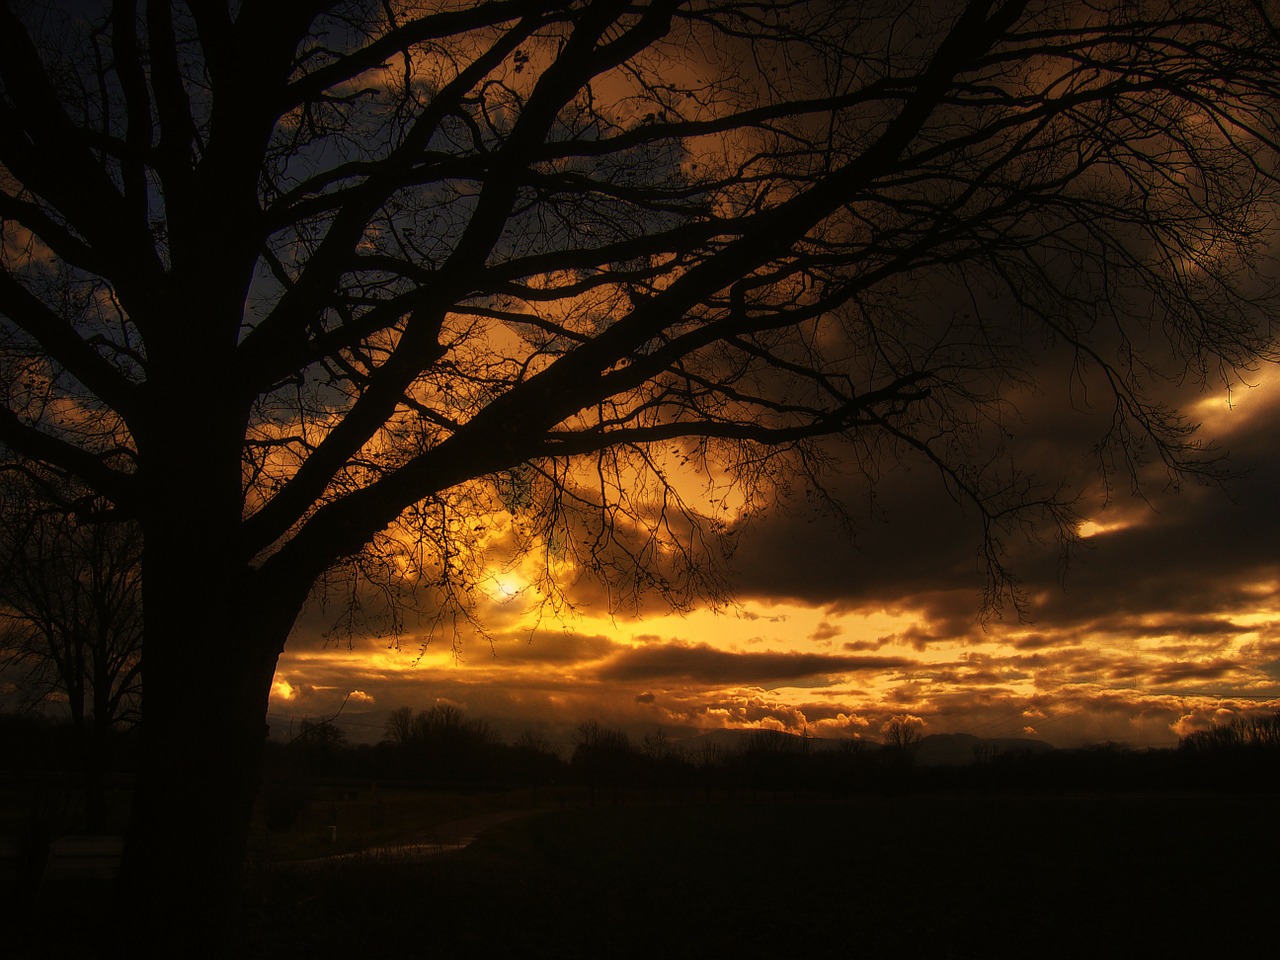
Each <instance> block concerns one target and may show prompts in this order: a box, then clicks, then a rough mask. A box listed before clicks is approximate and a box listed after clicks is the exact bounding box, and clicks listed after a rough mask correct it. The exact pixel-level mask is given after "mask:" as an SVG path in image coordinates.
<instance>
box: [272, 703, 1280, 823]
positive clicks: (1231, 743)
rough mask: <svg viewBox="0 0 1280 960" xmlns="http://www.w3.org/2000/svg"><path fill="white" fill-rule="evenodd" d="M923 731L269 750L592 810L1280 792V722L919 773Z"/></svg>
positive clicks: (437, 716) (302, 744)
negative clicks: (558, 799) (692, 802)
mask: <svg viewBox="0 0 1280 960" xmlns="http://www.w3.org/2000/svg"><path fill="white" fill-rule="evenodd" d="M921 744H922V740H921V737H920V734H919V731H918V730H916V729H914V728H911V727H906V726H903V725H899V726H898V727H897V728H893V727H892V726H891V727H890V728H888V729H886V732H885V738H884V742H882V743H877V742H872V741H867V740H859V739H850V740H839V741H832V740H818V739H814V738H811V737H800V736H795V735H792V734H787V733H783V732H781V731H773V730H760V731H756V732H754V733H751V734H748V735H746V736H745V737H744V738H743V739H742V741H741V742H740V743H738V744H735V745H732V746H726V745H723V744H717V743H714V742H710V741H701V742H699V743H695V744H693V745H685V744H682V743H681V742H679V741H674V740H672V739H671V738H670V737H668V736H667V735H666V734H665V733H663V732H662V731H661V730H660V729H659V730H655V731H653V732H651V733H648V734H645V735H644V736H643V737H642V738H641V739H640V740H639V741H637V740H635V739H634V738H632V737H631V736H630V735H629V734H628V733H627V732H626V731H624V730H622V729H619V728H614V727H609V726H607V725H604V724H601V723H600V722H599V721H596V720H588V721H586V722H584V723H582V724H580V725H579V726H578V728H577V730H576V732H575V736H574V740H573V745H572V750H571V751H569V752H568V756H567V757H566V756H564V755H562V754H561V753H560V752H559V751H557V750H556V749H554V747H553V746H552V745H551V744H550V743H549V742H548V741H547V740H546V738H545V737H543V736H542V735H541V734H538V733H536V732H532V731H528V732H526V733H524V734H522V735H521V736H520V737H519V738H518V739H517V740H516V741H515V742H514V743H506V742H503V741H502V739H501V738H500V737H499V736H498V734H497V732H496V731H495V730H494V729H493V728H492V727H491V726H490V725H489V724H488V723H486V722H485V721H483V720H473V719H468V718H467V717H466V716H465V714H464V713H463V712H462V711H461V710H460V709H458V708H457V707H454V706H449V705H439V706H434V707H431V708H429V709H426V710H420V711H417V712H414V711H413V710H412V709H411V708H408V707H402V708H400V709H398V710H396V711H394V712H393V713H392V715H391V717H390V718H389V719H388V721H387V724H386V728H385V736H384V738H383V739H382V741H381V742H379V743H377V744H372V745H367V744H366V745H351V744H349V743H347V741H346V737H345V735H344V734H343V733H342V731H341V729H340V728H339V727H338V726H337V725H336V724H334V723H311V724H308V723H304V724H303V725H302V728H301V731H300V733H299V734H298V735H297V736H296V737H295V738H294V739H292V740H291V741H290V742H288V743H286V744H276V745H275V747H274V750H273V755H274V759H275V760H276V763H277V765H279V764H280V763H281V762H283V763H285V764H286V766H287V767H288V768H289V769H293V770H296V771H297V772H299V773H302V774H305V775H308V776H315V777H328V778H335V779H337V778H356V779H370V778H374V779H378V778H381V779H394V780H403V781H411V782H420V783H435V784H487V785H494V786H509V787H518V786H533V787H540V786H547V785H552V784H554V785H556V786H557V788H575V789H577V790H579V791H581V792H582V793H583V794H584V795H585V797H586V798H587V799H589V800H590V801H591V802H602V803H606V802H621V801H624V800H629V799H630V800H634V799H637V798H642V797H647V796H659V795H671V794H681V795H702V796H707V797H713V796H714V797H729V798H733V797H742V798H745V799H775V798H780V797H782V796H783V795H784V794H790V793H796V792H805V793H818V794H825V795H830V796H834V797H842V796H850V795H854V794H858V793H890V794H893V793H903V792H928V791H940V790H974V791H1002V792H1003V791H1054V792H1056V791H1072V790H1088V791H1104V792H1105V791H1131V790H1147V789H1154V790H1180V789H1193V790H1227V791H1235V790H1243V791H1254V790H1275V789H1280V713H1275V714H1271V715H1262V716H1253V717H1247V718H1237V719H1236V720H1233V721H1231V722H1230V723H1225V724H1219V725H1215V726H1213V727H1211V728H1209V729H1207V730H1203V731H1199V732H1196V733H1193V734H1190V735H1189V736H1187V737H1185V738H1183V739H1182V740H1181V742H1180V744H1179V745H1178V746H1177V747H1176V748H1167V749H1166V748H1151V749H1135V748H1131V747H1127V746H1123V745H1120V744H1115V743H1103V744H1095V745H1091V746H1087V747H1081V748H1077V749H1070V750H1048V751H1033V750H1031V749H1019V748H1017V747H1008V746H1004V747H995V746H992V745H991V744H989V743H982V744H980V745H979V746H976V747H975V748H974V751H973V756H972V759H971V761H970V762H969V763H966V764H957V765H949V766H929V765H923V764H920V763H919V762H918V752H919V750H920V747H921Z"/></svg>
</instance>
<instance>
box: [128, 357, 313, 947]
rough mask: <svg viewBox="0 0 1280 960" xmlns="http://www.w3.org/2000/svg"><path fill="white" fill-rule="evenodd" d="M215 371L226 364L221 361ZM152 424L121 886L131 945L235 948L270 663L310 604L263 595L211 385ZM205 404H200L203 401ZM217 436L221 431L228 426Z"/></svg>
mask: <svg viewBox="0 0 1280 960" xmlns="http://www.w3.org/2000/svg"><path fill="white" fill-rule="evenodd" d="M215 368H216V367H215ZM188 386H190V388H191V389H190V391H189V392H188V393H187V397H188V401H187V405H186V409H182V408H181V406H180V405H178V402H177V399H178V398H179V397H180V396H182V395H183V394H182V389H181V386H180V385H177V386H175V388H174V398H175V399H174V401H173V403H172V407H173V409H174V410H175V411H178V413H175V415H174V416H175V418H177V417H179V416H181V417H184V418H188V419H187V421H186V422H184V421H183V420H181V419H175V420H174V422H172V423H166V424H158V427H159V428H160V429H157V431H156V435H155V436H153V437H150V438H149V439H150V440H151V441H152V442H153V443H154V444H155V447H154V448H153V450H152V452H153V454H154V456H153V459H152V463H153V464H158V466H155V467H153V470H152V472H151V473H150V474H149V475H147V476H146V480H147V487H146V489H147V502H146V504H145V506H144V515H143V518H142V529H143V533H144V537H145V548H144V553H143V581H142V582H143V616H144V631H143V654H142V662H143V676H142V682H143V691H144V692H143V698H142V714H141V722H140V726H139V737H140V744H139V746H140V756H139V765H138V774H137V780H136V784H135V790H134V797H133V807H132V811H131V815H130V821H129V829H128V833H127V836H126V839H125V855H124V863H123V864H122V867H121V877H120V884H119V896H120V899H121V914H122V915H123V916H131V917H137V918H138V920H139V924H138V926H137V927H136V928H135V929H136V930H137V931H138V934H139V935H140V936H141V938H142V943H141V944H138V943H134V942H130V943H129V944H128V949H126V950H123V952H125V953H129V954H130V955H131V956H139V955H141V956H157V957H179V956H180V957H196V956H201V957H214V956H225V955H228V954H229V953H230V952H231V948H232V946H233V944H234V942H235V939H234V938H235V930H236V926H237V919H238V914H239V908H240V906H241V895H242V885H243V877H242V872H243V867H244V855H245V850H246V845H247V842H248V835H249V826H250V820H251V818H252V814H253V807H254V800H255V798H256V796H257V791H258V785H259V778H260V772H259V767H260V761H261V757H262V749H263V743H264V741H265V739H266V734H267V726H266V712H267V699H268V696H269V694H270V689H271V681H272V677H273V676H274V673H275V666H276V660H277V658H278V657H279V654H280V651H281V649H282V648H283V645H284V640H285V638H286V636H287V635H288V631H289V628H290V626H291V624H292V621H293V617H294V616H295V615H296V613H297V608H298V606H299V605H300V601H299V602H298V603H293V602H292V600H290V599H285V598H282V597H281V596H270V597H266V598H265V599H264V596H265V595H264V594H263V593H262V592H260V590H259V587H258V584H257V582H256V580H255V577H254V572H253V571H252V569H251V568H250V566H249V564H248V562H247V559H246V558H244V557H243V556H241V554H240V548H239V543H238V540H237V536H238V532H239V522H240V517H241V511H242V499H241V492H240V468H239V439H238V438H239V436H241V435H242V434H241V433H240V432H237V430H238V428H237V425H236V424H235V423H234V422H232V423H228V418H227V417H226V416H225V414H224V412H223V411H222V410H220V409H218V408H217V406H216V404H214V403H213V402H209V403H208V405H207V406H203V409H201V406H202V404H203V401H204V400H205V399H206V398H208V397H210V396H211V395H213V393H214V389H215V386H214V384H213V383H194V384H189V385H188ZM193 408H195V409H193ZM220 437H221V438H222V442H219V438H220Z"/></svg>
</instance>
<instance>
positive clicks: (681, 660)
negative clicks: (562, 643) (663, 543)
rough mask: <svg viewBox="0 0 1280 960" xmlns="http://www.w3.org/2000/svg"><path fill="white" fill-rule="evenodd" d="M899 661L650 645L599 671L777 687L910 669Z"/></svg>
mask: <svg viewBox="0 0 1280 960" xmlns="http://www.w3.org/2000/svg"><path fill="white" fill-rule="evenodd" d="M911 663H912V661H910V660H907V659H904V658H902V657H860V656H836V655H829V654H817V653H735V652H731V651H727V650H720V649H717V648H715V647H711V646H708V645H707V644H704V643H697V644H680V643H667V644H653V645H649V646H644V647H637V648H635V649H631V650H627V651H625V652H622V653H619V654H616V655H615V656H614V657H613V658H612V659H611V660H609V661H608V662H607V663H606V664H605V665H604V666H603V667H602V668H601V669H600V671H599V673H598V676H599V678H600V679H602V680H625V681H637V680H644V681H650V680H671V681H675V680H682V681H694V682H698V683H707V684H721V685H736V684H758V685H760V686H764V687H768V686H771V685H773V686H781V685H785V684H786V683H787V682H794V681H800V680H807V679H809V678H812V677H829V676H838V675H843V674H849V673H858V672H862V671H877V670H894V669H898V668H901V667H906V666H910V665H911Z"/></svg>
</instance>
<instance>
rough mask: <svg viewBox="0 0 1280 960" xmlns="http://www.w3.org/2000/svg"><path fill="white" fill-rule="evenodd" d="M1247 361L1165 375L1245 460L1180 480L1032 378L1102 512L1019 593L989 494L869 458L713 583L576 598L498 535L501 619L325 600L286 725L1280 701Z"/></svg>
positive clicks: (851, 733)
mask: <svg viewBox="0 0 1280 960" xmlns="http://www.w3.org/2000/svg"><path fill="white" fill-rule="evenodd" d="M1246 380H1247V382H1245V383H1237V384H1235V385H1234V387H1233V388H1232V389H1231V390H1230V391H1228V390H1227V389H1226V388H1225V387H1223V386H1222V385H1217V386H1216V387H1214V388H1213V389H1209V390H1204V391H1200V390H1197V389H1194V388H1192V387H1188V386H1182V387H1170V388H1169V389H1170V392H1171V399H1172V400H1174V401H1175V402H1176V403H1177V405H1178V406H1179V408H1180V409H1181V410H1182V411H1183V412H1185V413H1186V414H1187V415H1188V416H1189V417H1191V418H1192V419H1193V420H1195V421H1197V422H1199V423H1201V430H1200V434H1199V436H1200V438H1201V439H1202V440H1204V441H1206V442H1212V443H1213V444H1214V446H1215V447H1216V448H1217V449H1218V450H1220V451H1221V452H1223V453H1226V454H1227V455H1228V459H1227V460H1226V461H1225V463H1226V465H1227V467H1228V469H1229V470H1230V471H1231V472H1232V473H1233V474H1234V476H1233V477H1232V478H1231V479H1229V480H1228V481H1227V482H1225V483H1224V484H1222V485H1220V486H1219V485H1201V484H1198V483H1195V482H1186V483H1183V484H1181V485H1180V486H1176V487H1175V486H1172V485H1170V484H1169V482H1168V478H1167V475H1166V473H1165V471H1164V470H1163V467H1161V466H1159V465H1147V466H1146V467H1144V468H1143V469H1141V470H1140V471H1139V479H1140V481H1141V491H1140V492H1141V496H1135V495H1134V493H1133V491H1132V490H1131V488H1130V483H1129V480H1128V478H1127V477H1125V476H1118V477H1117V476H1113V477H1112V481H1113V482H1112V484H1111V486H1110V491H1109V493H1108V492H1107V490H1106V489H1105V488H1104V486H1103V483H1102V481H1101V480H1100V478H1099V476H1098V473H1097V458H1096V456H1095V455H1093V454H1091V452H1090V450H1091V447H1092V445H1093V444H1094V443H1095V442H1096V440H1097V439H1098V437H1099V435H1100V432H1101V431H1102V430H1103V429H1104V422H1105V416H1106V412H1107V411H1106V408H1105V406H1102V407H1100V408H1095V407H1092V406H1090V405H1089V402H1088V400H1087V399H1086V400H1082V399H1081V398H1080V397H1079V396H1076V397H1075V398H1074V402H1072V400H1071V399H1070V398H1068V397H1067V395H1066V394H1065V393H1064V392H1063V391H1065V389H1066V384H1065V379H1064V378H1058V379H1057V381H1056V382H1055V379H1054V377H1053V376H1052V375H1046V376H1045V377H1044V378H1043V379H1042V380H1041V381H1040V382H1039V383H1038V384H1037V387H1036V389H1035V390H1027V391H1026V392H1025V393H1024V394H1023V395H1021V396H1018V397H1016V398H1015V399H1016V401H1017V409H1018V412H1019V414H1020V419H1021V423H1022V429H1021V430H1020V440H1019V443H1020V444H1021V450H1020V462H1021V463H1022V464H1023V465H1024V466H1026V467H1027V468H1028V469H1036V470H1037V471H1039V472H1041V473H1043V475H1044V476H1046V477H1049V478H1055V479H1058V480H1061V481H1063V482H1064V483H1065V484H1066V485H1067V488H1068V489H1069V490H1070V491H1071V492H1073V493H1074V494H1076V495H1078V497H1079V500H1078V504H1077V509H1078V511H1079V513H1080V515H1081V516H1082V517H1083V518H1084V523H1083V524H1082V525H1081V527H1080V532H1081V534H1082V535H1083V536H1082V540H1081V543H1080V546H1079V548H1078V549H1076V550H1075V551H1073V552H1072V553H1071V554H1070V555H1069V556H1068V557H1067V559H1066V562H1065V564H1064V561H1063V557H1062V555H1061V552H1060V549H1059V546H1058V545H1057V544H1056V543H1055V542H1053V541H1052V540H1051V539H1044V540H1037V539H1035V538H1030V539H1021V538H1014V539H1011V540H1010V541H1008V548H1009V555H1008V563H1009V566H1010V569H1011V570H1012V572H1013V573H1014V574H1015V575H1016V576H1017V577H1018V578H1019V580H1020V592H1021V596H1022V598H1023V601H1024V607H1023V610H1022V614H1021V615H1019V612H1018V611H1017V610H1015V609H1014V608H1013V607H1012V606H1011V605H1010V604H1007V603H1006V604H1005V605H1004V606H1003V608H1001V609H999V610H996V611H994V612H993V611H990V610H988V611H986V612H985V613H984V610H983V587H984V585H985V579H984V575H983V571H982V567H981V564H980V562H979V557H978V547H979V545H980V542H981V537H980V528H979V526H978V522H977V517H976V516H975V515H974V512H973V511H972V510H971V509H970V510H966V509H965V508H964V507H963V506H962V505H960V504H958V503H957V502H955V501H954V500H953V499H951V498H950V497H949V496H948V494H947V493H946V491H945V489H944V488H943V486H942V484H941V483H940V481H939V479H938V476H937V474H936V473H935V472H934V471H932V470H931V469H930V468H929V467H928V466H927V465H924V464H911V463H897V464H890V465H888V466H887V467H886V468H885V470H884V471H883V473H882V475H881V476H880V477H879V480H878V483H877V485H876V488H875V498H874V501H870V500H869V498H868V495H867V490H866V488H865V487H864V486H863V481H862V480H861V479H860V478H859V477H858V475H857V474H856V472H855V471H854V470H852V469H850V470H849V471H847V476H845V477H844V478H843V479H840V478H837V480H836V482H835V487H836V492H837V493H839V494H840V495H841V497H842V499H843V500H844V502H845V503H846V504H847V506H848V508H849V511H850V513H851V514H852V516H853V518H854V523H853V525H852V530H851V531H845V530H844V529H842V528H841V525H840V524H838V523H837V522H835V521H834V520H833V518H832V517H831V516H830V515H829V514H827V513H824V512H823V511H822V510H820V509H818V508H817V507H815V506H814V505H813V503H812V501H808V500H806V499H805V498H804V497H803V496H800V495H796V496H793V497H792V498H791V499H790V500H789V501H786V502H784V503H783V504H782V505H781V506H780V507H778V508H776V509H771V510H769V511H766V512H765V513H764V514H762V515H760V516H758V517H756V518H754V519H753V520H752V522H751V523H750V524H749V525H748V526H747V527H746V528H745V529H744V530H743V531H742V532H741V533H740V534H739V536H738V539H737V544H736V549H735V551H734V553H733V554H732V556H731V558H730V559H729V561H728V563H727V566H726V574H727V576H728V579H729V583H730V586H731V588H732V595H733V602H731V603H730V604H728V605H724V606H721V607H719V608H718V609H717V608H715V607H713V606H711V605H709V604H702V605H696V604H695V605H694V607H693V608H692V609H690V610H689V611H686V612H684V613H682V614H676V613H672V612H670V611H669V610H668V609H666V608H664V607H663V606H662V605H661V604H649V605H646V606H645V607H644V608H642V609H641V610H640V611H632V610H625V609H624V610H615V611H613V612H612V614H611V613H610V611H609V603H608V598H607V596H606V594H605V592H604V590H603V589H602V588H601V586H600V585H598V584H590V583H587V582H579V583H578V584H573V585H569V586H567V587H566V589H567V591H568V594H569V598H570V599H571V600H572V601H573V603H574V607H575V609H574V611H573V612H572V613H571V614H563V615H561V616H559V617H557V616H554V615H550V614H548V612H547V611H546V610H545V609H540V607H539V604H538V602H537V601H538V596H537V593H536V590H535V589H534V587H533V586H531V585H530V579H531V577H527V576H522V573H525V574H527V573H529V571H528V569H527V568H521V567H519V566H517V567H515V568H514V569H508V568H507V567H506V566H505V565H504V564H502V563H501V562H500V561H499V560H497V559H495V562H494V565H493V567H492V568H491V569H492V577H491V579H489V580H488V581H487V582H485V583H482V584H481V585H480V586H479V588H478V589H477V612H478V613H479V614H480V618H481V620H482V622H483V624H484V626H485V629H486V631H487V632H488V634H489V636H488V638H484V637H479V636H473V635H469V634H468V633H467V632H466V631H465V629H464V631H463V632H462V634H461V635H460V638H459V644H458V645H457V647H456V648H455V647H454V646H453V645H452V644H451V643H450V641H449V640H448V639H442V638H439V637H437V638H436V639H435V640H433V641H431V642H429V643H427V644H426V645H425V646H424V644H423V636H424V631H425V627H423V626H420V625H418V624H416V623H415V622H414V621H413V620H412V618H410V619H409V620H407V621H406V624H405V630H404V632H403V633H402V635H401V636H400V637H399V639H398V642H397V641H395V640H392V639H389V638H387V637H385V636H364V635H359V634H357V635H354V636H351V637H343V638H339V639H334V638H332V637H329V636H326V634H327V633H328V632H329V631H328V630H327V628H328V627H330V626H331V625H332V624H331V621H332V617H333V614H332V610H326V609H321V607H320V606H319V605H318V604H313V605H312V606H311V607H310V608H308V610H307V611H305V612H304V614H303V616H302V618H301V619H300V620H299V623H298V625H297V627H296V628H295V630H294V634H293V636H292V638H291V640H290V642H289V644H288V646H287V648H286V652H285V654H284V655H283V657H282V658H281V660H280V663H279V668H278V672H277V678H276V684H275V687H274V689H273V695H272V700H271V717H270V723H271V725H272V728H273V732H274V734H275V735H287V734H288V731H289V730H290V729H292V728H294V726H295V725H296V724H297V723H298V722H299V721H300V720H301V719H302V718H310V719H312V720H315V719H321V718H326V717H331V716H335V715H336V716H337V718H338V722H339V723H341V724H342V725H343V727H344V729H345V731H346V733H347V735H348V737H349V738H350V739H351V740H352V741H356V742H359V741H369V740H376V739H378V737H379V736H380V735H381V727H382V723H383V720H384V719H385V715H386V712H387V711H389V710H391V709H394V708H396V707H399V706H406V705H407V706H411V707H414V708H415V709H422V708H426V707H429V706H432V705H434V704H437V703H441V704H451V705H454V706H457V707H460V708H461V709H462V710H464V711H465V712H466V714H467V715H468V716H470V717H473V718H477V719H484V720H486V721H488V722H490V723H491V724H493V725H494V726H495V727H496V728H497V729H498V731H499V732H500V733H501V734H503V735H504V736H506V737H508V738H514V737H515V736H517V735H518V734H519V733H520V732H521V731H523V730H525V729H532V730H537V731H539V732H541V733H542V734H543V735H545V736H547V737H548V738H549V739H550V740H551V741H552V742H554V743H557V744H560V745H562V746H564V745H569V744H571V743H572V741H573V730H574V728H575V727H576V725H577V724H578V723H580V722H581V721H583V720H585V719H595V720H597V721H599V722H601V723H604V724H607V725H612V726H616V727H620V728H622V729H624V730H626V731H627V732H628V733H630V734H631V735H632V736H633V737H635V738H637V739H638V738H640V737H641V736H643V735H644V734H645V733H648V732H653V731H655V730H659V729H660V730H662V731H663V732H664V733H665V734H666V735H667V736H669V737H671V738H673V739H679V738H681V737H684V736H689V735H691V734H693V733H696V732H698V731H701V730H708V729H716V728H725V727H740V728H755V727H759V728H773V729H781V730H787V731H791V732H793V733H797V734H807V735H810V736H815V737H824V738H841V737H862V738H866V739H869V740H873V741H874V740H878V739H879V738H880V737H881V733H882V729H883V727H884V726H885V725H886V724H887V723H889V722H890V721H892V720H895V719H897V720H905V721H907V722H908V723H910V724H913V725H917V726H918V727H919V728H920V729H921V731H922V733H924V734H930V733H953V732H965V733H972V734H976V735H979V736H987V737H1030V738H1034V739H1039V740H1045V741H1048V742H1050V743H1052V744H1054V745H1057V746H1063V747H1069V746H1077V745H1083V744H1089V743H1099V742H1106V741H1114V742H1119V743H1125V744H1129V745H1132V746H1138V747H1142V746H1172V745H1174V744H1176V743H1177V740H1178V737H1179V736H1182V735H1185V734H1187V733H1189V732H1191V731H1193V730H1196V729H1200V728H1203V727H1205V726H1207V725H1209V724H1211V723H1213V722H1215V721H1222V720H1225V719H1229V718H1230V717H1231V716H1234V715H1237V714H1239V713H1242V712H1250V711H1255V710H1269V709H1276V708H1280V563H1278V560H1277V554H1276V549H1275V545H1276V543H1277V538H1278V534H1280V511H1277V510H1276V509H1275V505H1274V498H1275V496H1276V493H1277V492H1278V491H1280V463H1277V460H1276V457H1275V456H1274V444H1275V441H1274V438H1275V437H1276V436H1280V372H1278V371H1276V370H1275V369H1274V368H1264V369H1262V370H1259V371H1257V372H1256V373H1254V374H1251V375H1246ZM850 466H851V467H852V463H851V464H850ZM689 479H690V482H696V481H697V477H696V476H695V477H691V478H689ZM869 504H870V506H868V505H869Z"/></svg>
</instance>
